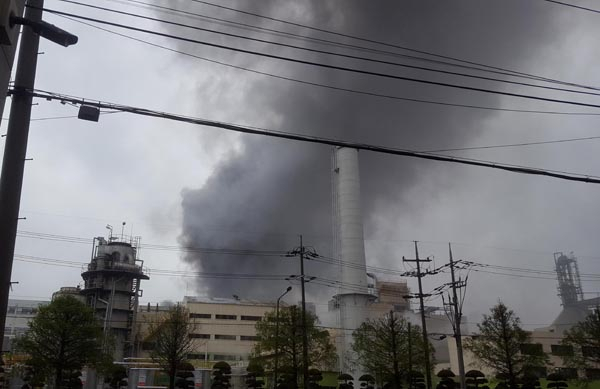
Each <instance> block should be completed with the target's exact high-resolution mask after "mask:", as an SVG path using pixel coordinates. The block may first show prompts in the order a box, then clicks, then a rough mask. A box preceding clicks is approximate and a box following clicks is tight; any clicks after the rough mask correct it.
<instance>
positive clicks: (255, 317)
mask: <svg viewBox="0 0 600 389" xmlns="http://www.w3.org/2000/svg"><path fill="white" fill-rule="evenodd" d="M240 319H242V320H248V321H261V319H262V317H260V316H245V315H242V316H241V317H240Z"/></svg>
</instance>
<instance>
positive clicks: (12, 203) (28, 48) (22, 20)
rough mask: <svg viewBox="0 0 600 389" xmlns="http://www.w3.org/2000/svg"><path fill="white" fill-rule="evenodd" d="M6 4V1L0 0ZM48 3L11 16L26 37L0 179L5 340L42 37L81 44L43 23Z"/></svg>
mask: <svg viewBox="0 0 600 389" xmlns="http://www.w3.org/2000/svg"><path fill="white" fill-rule="evenodd" d="M0 1H2V2H4V1H6V0H0ZM43 7H44V0H28V2H27V10H26V12H25V17H20V16H18V15H16V14H12V15H9V22H10V23H11V24H13V25H14V24H22V25H23V34H22V36H21V45H20V49H19V59H18V62H17V74H16V76H15V83H14V87H13V90H12V104H11V107H10V117H9V122H8V130H7V132H6V143H5V144H4V157H3V160H2V174H1V176H0V338H1V339H4V325H5V324H6V310H7V307H8V296H9V293H10V283H11V279H10V278H11V274H12V264H13V257H14V254H15V240H16V237H17V222H18V219H19V207H20V204H21V189H22V188H23V170H24V169H25V157H26V153H27V138H28V137H29V121H30V119H31V103H32V99H33V98H32V96H31V93H32V92H33V89H34V84H35V71H36V68H37V56H38V48H39V43H40V36H43V37H45V38H47V39H49V40H51V41H53V42H55V43H58V44H60V45H63V46H65V47H66V46H69V45H73V44H75V43H77V37H76V36H75V35H73V34H69V33H68V32H66V31H64V30H61V29H60V28H58V27H56V26H54V25H52V24H50V23H46V22H44V21H43V20H42V8H43Z"/></svg>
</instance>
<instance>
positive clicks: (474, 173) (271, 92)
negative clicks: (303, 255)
mask: <svg viewBox="0 0 600 389" xmlns="http://www.w3.org/2000/svg"><path fill="white" fill-rule="evenodd" d="M178 4H179V5H180V6H181V5H183V4H186V6H185V7H182V9H186V10H188V11H193V12H201V13H202V12H206V11H208V10H210V12H211V13H213V12H214V13H218V14H219V15H220V16H221V17H224V18H228V19H236V20H237V21H241V22H245V23H253V24H258V23H260V24H261V25H263V26H265V27H270V28H277V29H283V30H286V31H290V32H300V33H302V34H305V35H306V34H308V35H311V36H314V37H322V38H327V39H335V40H343V41H345V42H350V41H349V40H348V39H345V40H344V39H342V38H339V37H331V36H327V35H326V34H322V33H317V32H314V31H312V32H311V31H308V30H305V29H301V28H299V27H290V26H285V25H282V24H280V23H276V22H272V21H265V20H260V19H256V18H253V17H250V16H248V15H239V14H235V13H232V12H229V11H225V10H216V9H215V8H210V7H206V6H201V5H198V4H194V3H190V2H188V1H182V2H179V3H178ZM226 4H227V5H228V6H231V7H234V8H238V9H243V10H247V11H249V12H256V13H260V14H263V15H270V16H273V17H278V18H282V19H286V20H291V21H295V22H298V23H302V24H307V25H311V26H318V27H321V28H325V29H329V30H334V31H340V32H344V33H346V34H351V35H356V36H362V37H368V38H369V39H373V40H380V41H385V42H391V43H396V44H398V45H405V46H409V47H413V48H418V49H422V50H426V51H430V52H435V53H440V54H444V55H449V56H453V57H458V58H465V59H470V60H473V61H477V62H482V63H486V64H492V65H496V66H502V67H506V68H514V69H519V70H523V71H531V72H535V73H541V74H548V75H551V76H556V77H559V78H560V77H562V76H565V78H568V76H569V74H563V73H562V71H561V69H562V68H561V67H559V66H556V67H553V66H552V65H551V64H548V63H546V62H545V61H544V60H540V58H538V57H541V58H545V57H546V56H547V57H548V58H554V59H557V58H560V55H559V54H557V53H554V52H553V50H554V49H555V48H556V47H563V45H564V44H567V43H568V42H569V39H571V38H569V37H570V36H571V35H570V34H571V32H572V31H571V30H572V29H574V28H575V27H573V26H572V25H570V24H569V22H570V19H569V16H565V14H564V13H563V12H559V11H563V10H562V9H557V8H555V7H549V6H547V5H546V6H542V5H540V4H536V3H535V2H521V1H503V2H482V1H475V0H474V1H459V2H439V1H419V2H405V1H394V2H392V1H387V2H382V3H379V2H378V3H377V6H375V5H374V3H372V2H365V1H328V2H323V1H305V2H281V1H260V2H254V1H253V2H243V1H238V2H227V3H226ZM217 11H218V12H217ZM590 23H591V21H590ZM212 27H213V26H208V28H212ZM217 27H218V26H217ZM219 29H221V30H225V28H222V27H219ZM184 31H185V34H186V35H189V34H191V33H190V32H189V31H186V30H180V29H176V28H173V29H172V30H171V31H170V32H175V33H178V34H181V33H182V32H184ZM244 34H246V35H252V36H256V37H260V38H266V39H271V40H278V41H281V42H289V40H286V39H284V38H281V37H275V36H272V35H267V36H265V35H262V34H259V33H257V32H248V31H244ZM197 37H198V38H201V39H207V40H208V39H209V38H210V40H211V41H219V42H220V43H222V44H230V45H232V46H236V47H243V48H249V49H256V50H260V51H265V52H271V53H277V54H278V55H288V56H293V57H296V58H302V59H307V60H312V61H318V62H324V63H330V64H336V65H342V66H350V67H360V68H361V69H368V70H373V71H379V72H387V73H393V74H399V75H406V76H415V77H420V78H427V79H432V80H440V81H442V80H443V81H447V82H453V83H461V84H463V83H464V84H468V85H472V86H480V87H486V88H497V89H504V90H511V91H514V90H518V89H516V88H513V87H512V86H510V87H509V86H506V85H502V86H498V84H496V83H492V82H477V81H474V80H465V79H462V78H460V77H449V76H441V75H437V74H431V73H426V72H418V71H408V70H406V69H402V68H395V67H392V66H384V65H375V64H370V63H364V62H360V61H352V60H348V59H339V58H334V57H330V56H325V55H316V54H307V53H304V52H300V51H296V50H292V49H286V48H278V47H270V46H265V45H261V44H258V43H239V42H238V41H235V40H233V39H231V38H225V37H221V38H215V37H214V36H212V35H208V34H204V33H197ZM291 43H292V44H297V45H305V46H307V47H309V46H310V47H313V44H312V43H309V42H306V41H303V40H292V41H291ZM352 43H355V42H352ZM358 44H360V45H365V43H358ZM318 48H319V49H324V50H330V51H339V52H341V51H342V50H341V49H337V48H332V47H330V46H319V47H318ZM179 49H180V50H185V51H187V52H193V53H195V54H197V55H202V56H203V57H207V58H210V59H214V60H219V61H224V62H228V63H232V64H235V65H237V66H245V67H248V68H252V69H256V70H260V71H263V72H269V73H274V74H277V75H282V76H285V77H292V78H297V79H302V80H306V81H310V82H314V83H323V84H327V85H333V86H338V87H343V88H350V89H357V90H363V91H369V92H375V93H381V94H389V95H396V96H405V97H410V98H417V99H429V100H436V101H445V102H455V103H461V104H476V105H482V106H498V107H506V108H517V109H535V108H540V107H542V108H548V107H550V105H544V104H541V103H539V104H537V103H532V102H528V101H524V100H519V99H503V98H500V97H497V96H494V95H490V94H483V93H474V92H465V91H458V90H452V89H448V88H442V87H434V86H427V85H420V84H414V83H410V82H403V81H393V80H392V81H390V80H386V79H380V78H376V77H370V76H363V75H359V74H352V73H345V72H341V71H333V70H323V69H319V68H314V67H309V66H305V65H298V64H291V63H285V62H281V61H279V62H278V61H274V60H268V59H257V58H255V57H251V56H246V55H243V54H232V53H231V52H225V51H219V50H217V49H210V48H204V47H201V48H198V46H192V45H189V44H181V45H180V47H179ZM358 55H364V56H369V57H377V55H375V54H370V53H359V54H358ZM379 58H383V59H389V58H387V57H379ZM177 60H178V61H189V74H188V75H187V76H188V77H189V80H188V82H187V83H186V85H185V86H182V89H185V90H188V91H189V90H190V89H192V90H194V92H195V99H194V101H193V102H190V103H189V104H190V107H187V109H190V110H191V109H192V108H193V109H194V112H195V113H196V114H197V113H198V110H200V112H201V114H202V116H204V117H207V118H210V119H215V120H223V121H227V122H234V123H239V124H246V125H251V126H257V127H264V128H269V129H275V130H281V131H289V132H296V133H302V134H307V135H315V136H323V137H330V138H338V139H344V140H350V141H357V142H365V143H370V144H377V145H385V146H392V147H399V148H407V149H416V150H430V149H438V148H452V147H464V146H468V145H472V144H481V143H485V141H491V142H492V143H494V141H495V142H496V143H510V141H508V142H507V141H503V140H504V139H509V138H503V136H507V135H517V136H521V137H522V136H523V134H522V133H521V134H519V133H517V132H515V131H514V129H515V128H517V127H519V128H530V129H532V131H535V130H536V129H539V128H538V127H537V126H543V125H547V126H550V127H552V126H553V125H554V123H556V122H554V121H553V120H554V119H553V118H547V117H536V116H533V115H524V114H510V113H499V112H495V111H485V110H474V109H465V108H455V107H443V106H439V105H428V104H418V103H411V102H404V101H395V100H389V99H383V98H376V97H369V96H363V95H357V94H352V93H345V92H340V91H333V90H328V89H323V88H318V87H314V86H307V85H301V84H296V83H292V82H289V81H283V80H277V79H273V78H268V77H265V76H260V75H256V74H252V73H246V72H243V71H240V70H235V69H230V68H223V67H220V66H218V65H215V64H207V63H205V62H201V61H195V60H192V59H189V58H186V57H183V56H181V57H180V58H178V59H177ZM392 60H394V61H398V62H406V63H409V62H408V61H407V60H405V59H401V58H393V59H392ZM414 64H416V65H420V64H421V63H419V62H416V63H414ZM535 64H537V65H535ZM543 64H545V65H547V67H545V68H543V67H542V65H543ZM538 65H539V67H537V66H538ZM425 66H430V67H435V66H436V65H431V64H426V65H425ZM527 91H528V92H531V91H530V90H527ZM532 94H540V93H538V92H537V91H535V90H534V92H533V93H532ZM575 99H576V98H575ZM580 100H581V99H580ZM552 108H554V109H556V107H554V106H552ZM559 108H565V110H569V107H562V106H561V107H559ZM561 120H562V119H561ZM565 120H566V119H565ZM577 120H581V121H580V122H579V123H578V124H579V125H582V126H583V127H585V126H588V125H589V124H590V121H588V120H587V119H577ZM562 123H563V124H565V122H562ZM580 128H582V127H580ZM536 133H537V134H538V135H544V134H543V133H541V132H536ZM550 134H553V133H552V132H550ZM534 135H535V134H534ZM519 139H522V138H519ZM199 141H200V142H201V143H202V152H205V153H210V154H212V153H214V154H215V156H216V157H217V158H219V159H220V162H219V163H218V165H217V166H216V168H215V169H214V170H213V171H212V173H211V175H210V178H209V179H208V180H207V181H206V182H203V183H199V184H198V185H190V186H189V187H188V188H186V189H184V190H183V191H182V192H181V195H182V203H181V204H182V211H183V225H182V233H181V236H180V242H181V243H182V244H183V245H187V246H194V247H222V248H244V249H251V250H284V251H287V250H291V249H293V248H294V247H296V246H298V238H297V236H298V234H303V235H304V242H305V244H306V245H309V246H314V247H315V249H316V251H317V252H318V253H320V254H322V255H325V256H332V244H331V240H332V238H331V235H332V232H331V231H332V211H331V150H330V149H329V148H328V147H325V146H319V145H310V144H303V143H298V142H290V141H283V140H277V139H272V138H268V137H260V136H246V135H244V136H238V135H231V134H223V133H220V132H218V131H216V130H206V131H204V134H203V135H202V136H200V138H199ZM488 143H489V142H488ZM219 150H220V151H219ZM523 152H525V150H505V151H503V153H502V154H501V153H499V152H496V151H491V152H489V154H481V153H480V154H468V155H465V154H461V156H462V155H464V156H473V157H478V158H483V159H491V160H499V161H503V162H513V161H518V162H519V163H523V164H525V163H527V164H532V165H535V166H540V165H544V163H545V162H546V161H548V160H550V159H551V158H552V153H533V154H531V155H529V154H527V153H525V155H524V156H523V154H520V153H523ZM561 161H564V159H559V160H555V161H554V162H551V163H550V164H549V165H550V166H554V165H556V166H554V167H560V166H561V165H560V163H559V162H561ZM360 163H361V172H360V173H361V180H362V199H363V205H364V208H363V215H364V218H365V234H366V239H367V263H368V265H377V266H384V267H388V268H394V269H399V270H402V269H403V267H402V264H401V257H402V256H403V255H404V256H407V257H412V256H413V255H414V254H413V251H412V246H411V243H410V241H411V240H413V239H421V240H424V241H425V242H423V255H429V254H434V255H436V256H437V258H439V259H438V261H439V262H438V263H437V264H440V263H442V262H445V261H446V258H447V254H446V253H447V248H446V246H444V245H443V244H442V242H447V241H450V240H452V241H456V242H463V243H470V244H474V243H475V242H476V241H477V242H481V244H480V245H479V246H477V245H476V246H468V245H465V246H460V245H457V246H456V247H455V254H458V255H459V256H461V255H463V256H469V258H470V259H478V260H480V261H482V262H496V263H513V264H514V263H521V264H522V265H524V267H528V266H531V267H548V266H547V265H549V262H548V263H542V262H535V263H534V262H529V263H522V262H519V261H521V260H522V259H523V258H524V257H528V258H529V257H532V256H534V257H535V256H536V255H537V257H539V258H547V261H551V256H548V257H546V253H544V254H543V255H542V254H540V253H538V254H532V253H527V254H525V253H514V252H512V253H506V252H498V251H493V250H492V249H489V246H496V245H497V246H501V247H525V248H531V249H541V250H544V251H547V252H552V251H554V250H559V249H560V250H562V249H564V250H566V248H563V247H564V246H561V245H560V244H563V243H565V244H567V245H568V247H572V246H571V245H572V244H574V243H580V241H579V240H569V239H565V240H564V241H561V242H558V241H557V240H556V236H557V235H558V234H559V233H558V232H555V231H554V230H552V232H548V231H549V230H548V229H549V228H550V227H551V226H552V224H553V222H552V219H553V218H559V219H564V217H565V216H566V215H568V214H569V212H567V211H566V210H564V213H558V214H552V215H546V216H544V215H545V214H546V212H547V210H548V209H549V208H550V209H551V208H553V207H556V204H557V202H559V203H560V199H559V198H553V197H552V198H547V199H545V200H544V199H543V197H544V196H541V193H546V194H547V193H569V192H570V190H571V189H572V188H573V187H575V188H576V189H577V190H579V189H580V188H582V186H577V185H579V184H570V183H562V182H560V183H556V182H555V181H552V182H551V181H550V180H548V179H544V178H541V179H540V178H532V177H522V176H516V175H510V174H508V173H499V172H494V171H489V170H481V169H474V168H466V167H462V166H451V165H447V164H440V163H434V162H425V161H422V160H416V159H410V158H403V157H391V156H385V155H377V154H373V153H368V152H361V153H360ZM544 166H545V165H544ZM581 166H582V165H577V166H573V167H572V169H571V170H579V171H581V170H582V168H581ZM583 166H585V165H583ZM583 170H584V171H589V169H583ZM556 185H558V186H560V187H561V188H565V187H566V186H570V188H571V189H568V188H565V189H564V190H562V189H560V190H559V191H558V192H557V190H556V187H557V186H556ZM584 188H585V189H589V188H590V187H589V186H586V187H584ZM593 190H596V189H595V188H593ZM581 196H582V197H583V198H584V199H585V200H583V201H584V202H585V201H587V199H588V198H589V197H588V193H585V194H581ZM558 197H560V195H558ZM544 202H547V204H546V205H547V207H546V206H544ZM521 212H524V213H521ZM561 212H562V211H561ZM546 217H547V218H548V219H550V220H548V219H546ZM523 218H525V219H528V220H529V221H526V222H524V221H523ZM536 220H537V221H536ZM586 220H587V219H586ZM581 222H582V223H583V224H585V225H586V228H592V229H593V228H595V227H597V226H596V225H595V224H594V223H595V222H593V221H591V220H589V224H586V223H588V221H581ZM491 224H493V225H494V226H493V227H491ZM428 241H429V242H428ZM502 242H504V243H502ZM507 242H508V243H507ZM559 243H560V244H559ZM556 244H559V245H556ZM484 246H486V247H488V249H483V248H482V247H484ZM572 248H573V250H577V249H581V250H586V249H589V250H590V251H588V252H593V250H596V249H597V247H595V246H593V245H591V246H590V245H587V246H584V247H583V248H581V246H580V247H572ZM537 257H536V258H537ZM184 259H185V261H186V262H188V263H190V264H193V265H194V266H195V267H196V268H197V269H198V270H201V271H204V272H218V273H247V274H284V275H291V274H297V273H298V271H299V270H298V264H297V261H294V260H293V259H289V258H280V257H263V256H260V257H254V256H224V255H221V254H219V255H214V254H198V253H189V254H186V255H185V257H184ZM307 273H308V274H309V275H319V276H322V277H327V278H332V277H334V276H335V274H336V269H335V268H334V267H332V266H330V265H323V264H317V263H310V264H308V269H307ZM380 276H381V277H383V278H385V277H386V275H385V274H381V275H380ZM476 277H477V275H476V274H473V275H472V276H471V278H472V279H474V281H473V282H474V284H473V285H474V287H475V288H477V287H478V285H479V286H483V285H484V284H485V283H486V282H487V281H486V280H485V278H484V277H485V275H482V276H481V277H482V278H480V281H477V280H476ZM445 281H447V280H442V281H441V282H445ZM436 282H437V281H436ZM478 282H479V284H478ZM434 285H436V284H435V283H434V281H431V286H434ZM520 285H521V284H520ZM532 285H533V284H532ZM535 285H538V284H535ZM286 286H287V282H283V281H282V282H280V283H278V282H272V281H264V280H247V279H246V280H235V281H228V280H222V279H221V280H219V279H216V280H215V279H202V280H201V281H199V284H198V285H197V290H198V292H199V293H206V294H208V295H212V296H221V297H230V296H231V294H237V295H239V296H242V297H244V298H255V299H267V300H274V299H275V298H276V297H277V296H278V295H279V294H280V292H282V291H283V290H285V287H286ZM540 288H541V289H540V290H542V292H541V293H544V294H547V293H548V291H551V292H552V293H554V285H553V284H552V282H551V281H550V282H549V283H548V282H545V283H543V286H541V284H540ZM507 289H511V288H506V284H504V283H503V281H502V282H500V283H499V285H498V286H492V287H490V288H489V293H484V296H473V299H472V300H471V301H472V302H473V307H474V308H472V312H475V313H478V312H480V311H482V310H484V309H485V307H486V306H489V305H490V302H491V303H494V302H495V300H496V299H497V298H499V297H501V298H506V299H508V300H509V304H510V302H511V301H513V300H511V299H512V298H514V299H515V300H514V301H517V297H516V296H517V295H516V293H517V292H512V291H510V290H507ZM471 290H474V289H471ZM308 293H309V294H310V296H311V298H313V299H315V300H317V301H319V302H320V303H324V302H325V301H326V299H327V297H328V296H331V295H332V294H334V293H335V289H331V288H325V287H317V286H316V285H315V286H311V287H310V288H308ZM519 303H520V302H519ZM433 304H435V303H433ZM555 306H556V309H558V304H557V302H556V299H554V297H552V299H551V300H550V301H549V302H548V303H547V304H545V305H544V304H542V306H541V307H540V308H539V309H540V310H542V309H545V310H550V311H551V310H552V309H554V308H552V307H555ZM517 311H518V309H517ZM552 315H553V312H552V311H551V312H550V313H547V314H544V313H540V315H538V316H537V317H540V319H539V320H548V318H551V317H552Z"/></svg>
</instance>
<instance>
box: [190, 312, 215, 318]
mask: <svg viewBox="0 0 600 389" xmlns="http://www.w3.org/2000/svg"><path fill="white" fill-rule="evenodd" d="M217 316H218V315H217ZM211 318H212V315H211V314H210V313H190V319H211Z"/></svg>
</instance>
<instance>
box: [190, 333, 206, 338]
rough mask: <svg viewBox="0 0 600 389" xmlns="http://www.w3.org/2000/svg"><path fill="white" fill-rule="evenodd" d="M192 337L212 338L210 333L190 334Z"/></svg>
mask: <svg viewBox="0 0 600 389" xmlns="http://www.w3.org/2000/svg"><path fill="white" fill-rule="evenodd" d="M190 339H210V334H190Z"/></svg>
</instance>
